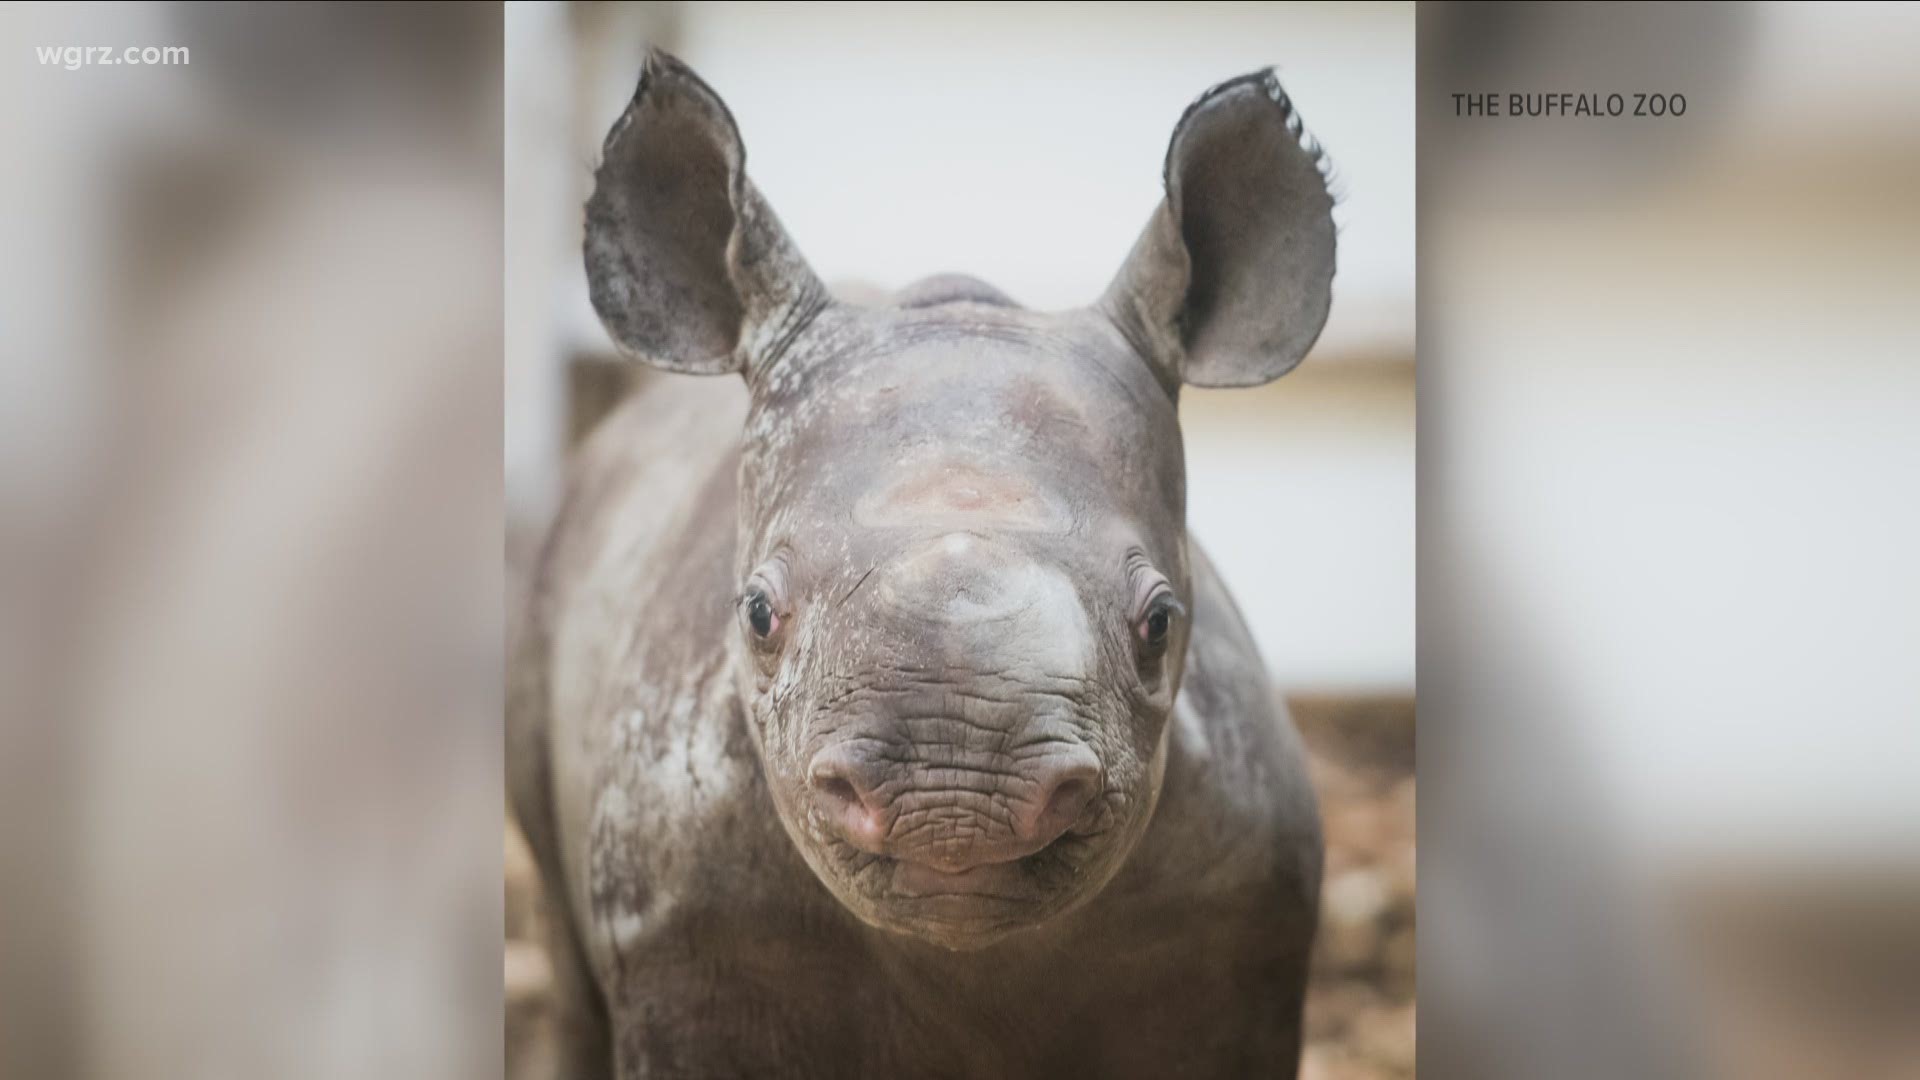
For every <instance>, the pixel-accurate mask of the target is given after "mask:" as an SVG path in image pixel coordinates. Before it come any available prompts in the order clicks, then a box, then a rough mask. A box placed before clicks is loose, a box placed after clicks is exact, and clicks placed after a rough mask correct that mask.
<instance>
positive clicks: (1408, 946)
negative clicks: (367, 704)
mask: <svg viewBox="0 0 1920 1080" xmlns="http://www.w3.org/2000/svg"><path fill="white" fill-rule="evenodd" d="M1289 704H1290V705H1291V707H1292V709H1293V712H1294V718H1295V720H1296V721H1297V722H1298V723H1299V725H1300V729H1301V732H1302V733H1303V734H1304V735H1305V736H1306V740H1307V746H1308V749H1309V751H1310V752H1311V754H1312V757H1313V777H1314V785H1315V788H1316V790H1317V791H1318V793H1319V797H1320V812H1321V815H1322V818H1323V823H1324V826H1325V829H1326V837H1327V863H1326V879H1325V883H1324V885H1323V887H1322V892H1321V915H1320V935H1319V939H1318V943H1317V945H1316V952H1315V962H1314V973H1313V983H1312V988H1311V990H1310V992H1309V994H1308V998H1307V1047H1306V1052H1305V1057H1304V1060H1303V1062H1302V1064H1301V1070H1300V1076H1301V1080H1400V1078H1403V1077H1411V1076H1413V1069H1414V777H1413V758H1414V755H1413V746H1414V706H1413V702H1412V700H1410V699H1408V700H1399V699H1385V700H1382V699H1367V700H1353V699H1338V698H1296V699H1292V700H1291V701H1290V703H1289ZM506 905H507V918H506V933H507V943H506V971H505V976H506V998H507V1016H506V1060H507V1073H506V1075H507V1077H508V1080H550V1078H549V1077H548V1074H547V1073H546V1071H545V1070H544V1068H543V1065H544V1063H545V1060H546V1052H545V1044H544V1040H545V1039H546V1038H547V1025H548V1022H549V1018H548V1013H547V990H548V980H549V970H548V967H547V958H546V954H545V950H544V948H543V947H542V945H541V944H540V940H541V930H540V919H541V912H540V907H541V900H540V895H539V885H538V881H537V877H536V874H535V871H534V867H533V861H532V858H531V856H530V855H529V854H528V852H527V849H526V844H525V841H523V840H522V839H521V837H520V835H519V830H518V829H517V828H515V827H514V825H513V824H512V823H511V822H509V823H508V825H507V830H506Z"/></svg>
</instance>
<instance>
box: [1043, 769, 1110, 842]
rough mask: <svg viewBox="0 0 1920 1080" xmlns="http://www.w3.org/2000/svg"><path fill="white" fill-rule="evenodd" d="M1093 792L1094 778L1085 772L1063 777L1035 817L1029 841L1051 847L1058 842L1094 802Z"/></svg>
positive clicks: (1094, 788)
mask: <svg viewBox="0 0 1920 1080" xmlns="http://www.w3.org/2000/svg"><path fill="white" fill-rule="evenodd" d="M1095 791H1096V784H1095V779H1094V777H1093V776H1089V775H1086V774H1085V773H1084V772H1081V771H1075V772H1073V773H1070V774H1068V775H1066V776H1064V777H1062V778H1061V779H1060V780H1058V781H1057V782H1056V783H1055V785H1054V787H1053V791H1052V792H1051V793H1050V794H1049V795H1048V796H1047V801H1046V803H1045V804H1044V805H1043V806H1042V807H1041V809H1040V813H1039V814H1037V815H1036V816H1035V817H1034V819H1033V822H1032V825H1031V826H1030V828H1031V832H1030V834H1029V836H1030V839H1032V840H1035V841H1038V842H1039V843H1041V844H1050V843H1052V842H1053V841H1054V840H1056V839H1058V838H1059V837H1060V835H1061V834H1062V833H1064V832H1066V831H1067V830H1068V829H1071V828H1072V827H1073V825H1074V823H1075V822H1077V821H1079V820H1080V815H1082V814H1083V813H1085V812H1086V809H1087V805H1088V804H1089V803H1091V802H1093V797H1094V794H1095Z"/></svg>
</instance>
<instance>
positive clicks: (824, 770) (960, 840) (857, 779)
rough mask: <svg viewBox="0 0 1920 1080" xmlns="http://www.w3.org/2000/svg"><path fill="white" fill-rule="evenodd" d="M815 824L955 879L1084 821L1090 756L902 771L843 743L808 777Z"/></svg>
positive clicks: (1080, 749)
mask: <svg viewBox="0 0 1920 1080" xmlns="http://www.w3.org/2000/svg"><path fill="white" fill-rule="evenodd" d="M808 781H809V784H808V787H809V794H810V796H811V797H812V799H813V803H814V806H815V808H816V809H817V810H818V812H819V815H820V818H821V820H822V821H823V822H825V823H826V825H827V827H828V828H829V829H830V830H832V831H833V832H834V833H835V834H836V835H838V836H839V837H841V838H842V839H844V840H845V841H846V842H847V843H849V844H851V845H853V846H854V847H855V848H858V849H859V850H861V851H864V852H867V853H868V854H872V855H882V856H887V857H890V858H895V859H900V860H902V861H905V862H912V863H918V864H922V865H925V866H931V867H934V868H936V869H938V870H942V871H944V872H947V873H956V874H957V873H960V872H962V871H965V870H969V869H972V868H974V867H977V866H985V865H989V864H994V863H1006V862H1012V861H1014V860H1017V859H1022V858H1025V857H1027V856H1029V855H1033V854H1035V853H1037V852H1039V851H1041V850H1043V849H1045V848H1046V847H1047V846H1048V845H1049V844H1051V843H1053V842H1054V841H1055V840H1057V839H1059V838H1060V837H1061V836H1062V835H1063V834H1065V833H1066V832H1067V831H1068V830H1069V829H1072V828H1073V827H1074V826H1075V825H1076V824H1078V823H1080V822H1081V821H1082V819H1083V818H1085V817H1087V816H1088V814H1089V811H1090V810H1091V808H1092V807H1093V806H1094V804H1095V800H1096V798H1097V797H1098V795H1099V793H1100V783H1101V769H1100V762H1099V759H1098V758H1096V757H1095V756H1094V754H1093V752H1092V751H1091V750H1089V749H1087V748H1086V747H1084V746H1074V747H1072V748H1070V749H1063V750H1061V751H1059V752H1057V753H1052V754H1048V755H1046V756H1045V757H1042V758H1038V759H1035V760H1032V761H1028V762H1023V763H1021V764H1019V765H1018V766H1015V767H1013V768H1011V769H1010V770H1009V771H1006V772H1000V771H987V770H972V769H964V768H954V767H944V766H933V767H929V766H924V765H921V766H902V765H901V764H899V763H897V762H890V761H882V760H880V759H878V758H876V757H874V756H872V755H870V754H866V753H862V752H861V751H860V750H858V749H856V748H854V747H849V746H844V745H843V746H837V747H829V748H828V749H825V750H822V751H821V752H820V753H819V754H818V755H816V756H815V757H814V759H813V762H812V764H811V766H810V768H809V770H808Z"/></svg>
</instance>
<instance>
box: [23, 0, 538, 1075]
mask: <svg viewBox="0 0 1920 1080" xmlns="http://www.w3.org/2000/svg"><path fill="white" fill-rule="evenodd" d="M0 42H4V49H0V100H4V101H5V102H6V103H7V104H6V107H5V108H4V109H0V131H4V135H5V144H6V147H7V152H6V153H5V154H4V155H0V236H4V238H5V239H4V242H3V243H0V1076H6V1077H22V1078H25V1077H52V1078H59V1077H67V1076H84V1077H139V1078H143V1080H147V1078H167V1080H171V1078H180V1080H187V1078H193V1080H206V1078H223V1077H231V1078H236V1080H237V1078H257V1077H263V1076H273V1077H292V1078H301V1077H390V1078H395V1080H399V1078H403V1077H404V1078H420V1077H476V1076H486V1075H490V1074H497V1073H498V1071H499V1069H500V1064H499V1062H500V1050H499V1047H500V1044H499V1037H500V1036H499V1023H500V1021H499V1017H500V1010H501V987H500V976H499V967H498V964H499V940H500V925H501V919H502V898H501V894H500V878H499V874H500V864H499V861H498V860H499V847H498V846H497V845H498V843H499V839H498V828H499V825H498V822H499V816H498V815H499V807H500V787H501V783H502V780H501V770H500V754H501V749H500V737H501V735H500V709H501V689H500V653H501V614H500V613H501V590H500V522H501V519H502V515H503V508H502V507H503V503H502V494H501V492H502V485H501V478H500V460H501V434H500V432H501V415H500V389H499V387H500V383H499V379H500V357H501V355H502V343H501V324H500V300H501V287H502V286H501V282H502V275H501V258H500V251H501V243H502V240H501V227H502V216H501V211H500V208H501V190H500V158H501V144H500V116H501V96H500V79H501V19H500V9H499V7H498V5H494V4H479V5H457V4H450V5H428V6H419V7H411V6H400V5H391V6H385V5H383V6H362V5H339V6H334V5H259V6H250V5H226V4H208V5H200V4H181V5H178V6H175V5H169V4H98V5H39V6H30V5H11V4H10V5H6V6H5V7H4V8H0ZM77 45H84V46H90V47H103V46H104V47H109V48H110V49H112V50H113V51H114V52H115V53H116V54H117V53H118V52H119V51H120V50H122V49H125V48H155V49H159V48H163V47H164V48H182V49H185V50H186V57H185V59H186V62H185V63H182V64H177V65H170V66H77V67H74V68H71V69H70V68H67V67H65V66H60V65H52V66H49V65H45V64H42V63H41V62H39V61H38V60H37V59H36V53H37V50H38V49H39V48H41V47H66V46H77Z"/></svg>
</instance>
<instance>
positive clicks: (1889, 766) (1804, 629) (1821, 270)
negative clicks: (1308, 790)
mask: <svg viewBox="0 0 1920 1080" xmlns="http://www.w3.org/2000/svg"><path fill="white" fill-rule="evenodd" d="M1419 22H1420V27H1419V36H1420V42H1419V47H1420V57H1419V72H1420V81H1421V85H1420V146H1421V157H1420V244H1419V248H1420V282H1421V294H1420V361H1421V363H1420V377H1419V383H1420V387H1419V391H1420V420H1421V423H1420V434H1419V458H1420V488H1419V513H1420V583H1419V599H1420V614H1419V619H1420V670H1421V676H1422V685H1421V691H1422V700H1421V706H1422V712H1423V720H1424V728H1425V731H1424V734H1425V738H1424V739H1422V741H1421V744H1420V753H1419V770H1420V775H1421V779H1422V781H1423V785H1422V786H1423V789H1424V790H1423V792H1422V796H1423V797H1422V803H1421V808H1420V824H1421V849H1422V850H1421V866H1422V873H1421V878H1422V880H1421V882H1420V886H1421V890H1420V898H1421V903H1420V915H1421V930H1422V933H1421V937H1420V973H1421V997H1422V1003H1423V1005H1424V1008H1423V1010H1422V1017H1421V1019H1422V1030H1421V1039H1420V1064H1421V1066H1422V1071H1423V1072H1424V1073H1426V1074H1427V1075H1428V1076H1429V1077H1437V1078H1442V1080H1445V1078H1452V1077H1460V1078H1468V1077H1471V1078H1476V1080H1478V1078H1504V1077H1541V1076H1551V1077H1556V1078H1584V1077H1622V1076H1635V1077H1654V1076H1700V1075H1706V1076H1720V1077H1740V1078H1762V1080H1765V1078H1774V1077H1913V1076H1916V1075H1920V1024H1916V1023H1915V1022H1914V1020H1915V1018H1916V1017H1920V783H1916V780H1917V779H1920V773H1917V772H1916V768H1920V662H1917V661H1920V563H1916V560H1915V552H1917V551H1920V500H1916V498H1915V495H1916V492H1917V491H1920V486H1917V485H1920V321H1917V320H1916V319H1915V307H1914V299H1913V297H1914V291H1915V286H1916V285H1920V269H1917V268H1916V264H1915V252H1916V251H1920V202H1916V201H1915V198H1914V193H1915V192H1916V191H1920V127H1916V125H1915V123H1914V120H1915V117H1916V116H1917V115H1920V67H1916V65H1915V64H1914V58H1915V57H1916V56H1920V10H1917V9H1915V8H1914V7H1912V6H1907V5H1899V6H1880V5H1846V4H1806V5H1800V4H1757V5H1755V4H1727V5H1718V4H1716V5H1697V6H1696V5H1632V4H1628V5H1615V4H1606V5H1586V4H1553V5H1510V4H1490V5H1448V4H1441V5H1429V4H1422V5H1421V8H1420V20H1419ZM1559 91H1568V92H1583V91H1584V92H1588V93H1599V94H1605V93H1608V92H1616V91H1618V92H1624V93H1627V94H1629V95H1631V94H1632V93H1634V92H1660V93H1667V94H1672V93H1680V94H1682V95H1684V96H1685V98H1686V101H1687V109H1686V112H1685V115H1684V117H1682V118H1678V119H1671V118H1670V119H1665V120H1658V119H1634V118H1631V117H1628V118H1623V119H1619V120H1586V119H1558V118H1555V119H1528V118H1521V119H1512V118H1504V117H1503V118H1499V119H1494V118H1473V117H1455V116H1454V114H1453V101H1452V97H1451V95H1452V94H1454V93H1459V92H1482V93H1484V92H1492V93H1498V94H1500V95H1502V96H1503V97H1504V96H1505V95H1507V94H1509V93H1515V92H1529V93H1540V92H1559Z"/></svg>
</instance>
